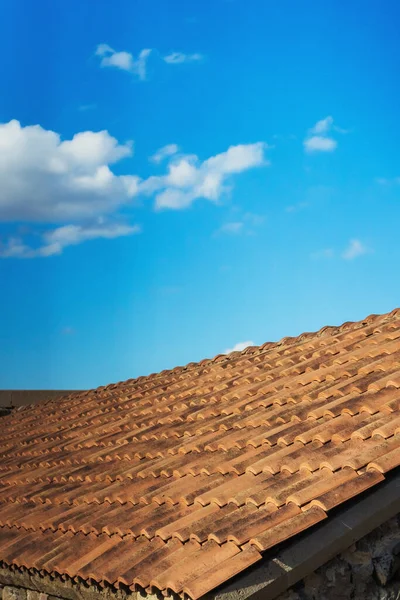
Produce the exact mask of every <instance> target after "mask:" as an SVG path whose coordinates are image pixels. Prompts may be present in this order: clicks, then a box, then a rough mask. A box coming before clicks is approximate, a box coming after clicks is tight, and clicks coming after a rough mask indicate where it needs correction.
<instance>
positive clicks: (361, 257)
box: [0, 0, 400, 389]
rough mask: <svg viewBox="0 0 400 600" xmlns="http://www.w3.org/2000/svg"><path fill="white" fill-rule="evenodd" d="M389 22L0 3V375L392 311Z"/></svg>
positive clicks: (135, 4) (266, 12)
mask: <svg viewBox="0 0 400 600" xmlns="http://www.w3.org/2000/svg"><path fill="white" fill-rule="evenodd" d="M399 19H400V5H399V3H398V1H397V0H382V1H381V2H377V1H376V0H349V1H348V2H338V1H337V0H322V1H321V0H290V1H289V0H280V1H279V2H275V1H272V0H247V1H244V0H231V1H228V0H191V1H190V2H189V1H187V0H168V2H165V1H164V0H113V2H109V1H108V0H98V1H96V2H92V1H90V0H69V2H67V3H66V2H62V1H58V0H57V1H55V0H3V1H2V2H1V4H0V52H1V56H2V59H1V61H0V288H1V293H0V388H20V389H21V388H86V387H95V386H99V385H104V384H107V383H110V382H115V381H120V380H123V379H127V378H131V377H135V376H138V375H145V374H148V373H151V372H156V371H159V370H161V369H164V368H171V367H174V366H177V365H182V364H185V363H188V362H190V361H197V360H200V359H202V358H205V357H211V356H213V355H215V354H218V353H220V352H225V351H226V350H229V349H232V348H234V347H235V346H236V345H237V344H242V345H246V344H247V343H254V344H261V343H263V342H266V341H270V340H277V339H279V338H281V337H283V336H286V335H297V334H299V333H301V332H303V331H312V330H316V329H319V328H320V327H322V326H324V325H328V324H330V325H336V324H340V323H342V322H344V321H348V320H358V319H361V318H363V317H365V316H366V315H368V314H370V313H382V312H386V311H390V310H392V309H393V308H395V307H396V306H399V305H400V277H399V276H398V273H399V264H400V245H399V241H398V240H399V218H400V161H399V158H400V152H399V139H400V119H399V112H400V111H399V97H400V89H399V88H400V83H399V82H400V78H399V66H400V64H399V63H400V39H399V36H398V23H399ZM83 132H86V133H83ZM160 149H162V151H161V152H160ZM239 347H240V346H239Z"/></svg>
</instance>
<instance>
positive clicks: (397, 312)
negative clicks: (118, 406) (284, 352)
mask: <svg viewBox="0 0 400 600" xmlns="http://www.w3.org/2000/svg"><path fill="white" fill-rule="evenodd" d="M397 316H399V317H400V307H399V308H394V309H393V310H392V311H390V312H388V313H382V314H375V313H372V314H370V315H368V316H367V317H365V318H364V319H361V320H359V321H345V322H344V323H342V324H341V325H324V326H323V327H321V328H320V329H318V330H317V331H306V332H303V333H300V334H299V335H297V336H293V337H292V336H285V337H283V338H281V339H280V340H277V341H275V342H271V341H270V342H265V343H264V344H260V345H258V346H247V348H244V350H240V351H235V352H229V354H216V355H215V356H214V357H212V358H203V359H202V360H200V361H198V362H189V363H187V364H186V365H180V366H177V367H173V368H172V369H163V370H162V371H158V372H154V373H149V374H148V375H139V377H134V378H132V379H126V380H124V381H118V382H115V383H110V384H108V385H103V386H99V387H97V388H93V389H91V390H88V391H87V392H84V394H83V395H86V394H88V393H89V392H93V391H103V390H109V389H112V388H114V387H115V386H120V385H124V384H125V385H126V384H133V383H139V382H140V381H144V380H149V379H150V378H154V379H155V378H158V377H165V376H166V375H171V374H173V373H175V374H178V373H183V372H187V371H191V370H192V369H195V368H196V367H199V366H201V367H204V366H206V365H209V364H213V363H217V362H224V361H226V360H229V359H232V358H235V359H237V358H240V357H241V356H244V355H253V354H255V353H256V352H257V351H259V350H271V349H272V348H273V347H279V346H282V345H283V344H287V343H288V342H290V343H292V344H293V343H296V342H300V341H303V340H304V339H307V338H312V337H321V336H322V335H324V334H327V333H328V332H329V333H330V334H331V335H335V334H337V333H339V332H341V331H345V330H346V329H350V328H352V327H354V326H357V325H358V326H360V327H362V326H365V325H368V324H371V323H373V322H374V321H377V322H385V321H388V320H390V319H391V318H395V317H397ZM71 396H75V394H72V395H70V396H66V398H70V397H71ZM47 402H51V400H48V401H47ZM47 402H46V403H47Z"/></svg>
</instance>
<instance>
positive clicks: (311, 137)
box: [303, 116, 347, 153]
mask: <svg viewBox="0 0 400 600" xmlns="http://www.w3.org/2000/svg"><path fill="white" fill-rule="evenodd" d="M334 131H336V132H338V133H347V132H346V130H344V129H341V128H340V127H336V125H334V122H333V117H331V116H328V117H325V119H321V120H320V121H317V123H316V124H315V125H314V127H312V128H311V129H310V130H309V132H308V134H307V136H306V138H305V140H304V142H303V145H304V149H305V151H306V152H307V153H313V152H333V151H334V150H335V149H336V148H337V141H336V140H335V139H334V138H333V137H332V133H333V132H334Z"/></svg>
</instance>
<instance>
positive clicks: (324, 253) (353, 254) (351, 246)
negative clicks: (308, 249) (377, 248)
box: [310, 239, 370, 260]
mask: <svg viewBox="0 0 400 600" xmlns="http://www.w3.org/2000/svg"><path fill="white" fill-rule="evenodd" d="M368 253H370V249H369V248H367V246H365V244H364V243H363V242H361V241H360V240H358V239H352V240H350V241H349V243H348V245H347V247H346V248H345V249H344V250H343V251H342V252H340V253H339V252H336V251H335V250H334V249H333V248H323V249H322V250H317V251H316V252H313V253H312V254H311V255H310V257H311V258H312V259H314V260H322V259H331V258H335V257H340V258H342V259H343V260H354V259H355V258H358V257H359V256H363V255H364V254H368Z"/></svg>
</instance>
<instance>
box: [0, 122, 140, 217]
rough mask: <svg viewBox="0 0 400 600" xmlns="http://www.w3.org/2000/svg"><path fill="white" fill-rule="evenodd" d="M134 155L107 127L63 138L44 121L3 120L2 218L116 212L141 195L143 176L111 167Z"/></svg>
mask: <svg viewBox="0 0 400 600" xmlns="http://www.w3.org/2000/svg"><path fill="white" fill-rule="evenodd" d="M131 155H132V143H131V142H127V143H125V144H119V143H118V141H117V140H116V139H115V138H114V137H112V136H111V135H110V134H109V133H108V132H107V131H99V132H93V131H84V132H81V133H77V134H76V135H74V136H73V138H72V139H71V140H65V141H61V138H60V136H59V135H58V134H57V133H55V132H54V131H50V130H46V129H43V128H42V127H40V125H33V126H27V127H22V126H21V125H20V123H19V122H18V121H15V120H14V121H10V122H9V123H4V124H0V180H1V187H0V221H38V222H51V223H55V222H65V221H68V220H71V221H74V220H82V219H85V218H90V219H92V218H93V217H95V216H97V215H103V214H109V213H112V212H114V211H115V210H116V209H117V208H118V207H119V206H121V205H124V204H126V203H128V202H130V200H131V199H132V198H133V196H135V194H136V193H137V185H138V180H139V178H138V177H135V176H131V175H119V176H117V175H115V174H114V173H113V172H112V170H111V169H110V165H112V164H113V163H116V162H118V161H120V160H121V159H123V158H125V157H129V156H131Z"/></svg>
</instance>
